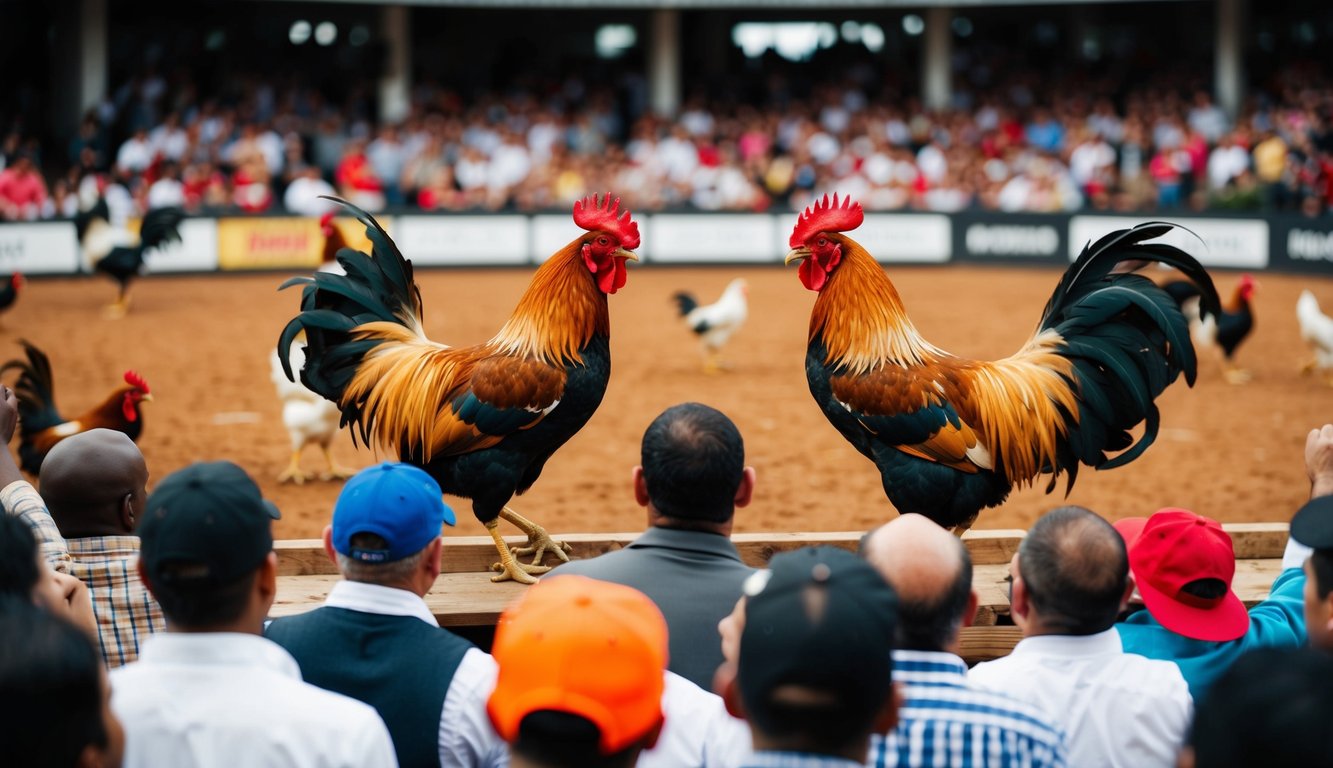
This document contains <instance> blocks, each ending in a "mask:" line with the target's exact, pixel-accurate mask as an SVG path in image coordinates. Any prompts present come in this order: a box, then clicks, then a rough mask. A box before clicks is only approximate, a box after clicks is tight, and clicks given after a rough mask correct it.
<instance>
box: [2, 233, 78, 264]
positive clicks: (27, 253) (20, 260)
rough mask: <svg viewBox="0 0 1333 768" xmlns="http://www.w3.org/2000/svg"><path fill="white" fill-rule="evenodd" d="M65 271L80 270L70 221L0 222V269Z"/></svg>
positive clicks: (76, 246)
mask: <svg viewBox="0 0 1333 768" xmlns="http://www.w3.org/2000/svg"><path fill="white" fill-rule="evenodd" d="M15 271H17V272H23V273H26V274H32V275H68V274H73V273H75V272H78V271H79V241H78V238H77V237H76V235H75V232H74V224H73V222H68V221H51V222H43V223H35V224H0V272H3V273H5V274H9V273H13V272H15Z"/></svg>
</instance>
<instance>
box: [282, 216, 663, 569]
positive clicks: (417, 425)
mask: <svg viewBox="0 0 1333 768" xmlns="http://www.w3.org/2000/svg"><path fill="white" fill-rule="evenodd" d="M339 202H342V204H343V205H344V206H345V207H346V208H347V209H348V210H350V211H351V212H352V213H354V214H355V215H356V217H357V219H359V220H360V221H361V223H363V224H364V225H365V226H366V235H367V236H368V237H369V238H370V241H371V244H372V248H371V254H370V255H366V254H364V253H361V252H359V251H354V250H351V249H344V250H343V251H342V252H341V254H340V255H339V257H338V259H339V262H340V263H341V264H342V265H343V267H344V268H345V269H346V271H347V274H346V275H345V276H344V275H334V274H329V273H323V272H319V273H316V274H315V275H313V276H311V277H297V278H293V279H291V280H289V281H287V282H286V283H285V284H284V286H283V287H288V286H292V285H303V286H304V289H303V292H302V295H301V312H300V314H298V315H297V316H296V317H295V318H293V319H292V320H291V321H290V322H289V323H288V324H287V327H286V328H284V329H283V331H282V334H281V335H280V337H279V339H278V354H279V355H280V356H282V357H283V358H284V360H285V359H286V355H287V350H288V348H289V347H290V346H291V345H292V343H293V342H294V340H295V339H296V338H297V337H298V336H299V335H300V333H301V332H302V331H304V332H305V334H306V349H305V355H306V363H305V367H304V368H302V369H301V372H300V373H301V381H302V382H303V383H304V384H305V385H306V386H307V387H309V388H310V389H312V390H313V391H315V392H318V393H319V394H320V395H322V396H323V397H325V398H327V399H328V400H331V401H333V402H336V403H338V404H339V405H340V406H341V408H342V417H343V420H344V421H345V422H347V423H349V424H354V425H355V426H356V428H355V429H354V430H353V432H352V435H353V439H354V440H355V439H357V438H358V437H359V438H360V440H361V442H363V443H367V444H374V445H376V446H378V447H380V448H382V449H384V450H387V451H393V452H395V453H397V455H398V457H399V458H400V460H402V461H405V462H409V463H412V464H416V465H418V466H420V467H422V468H424V469H425V470H426V471H427V472H428V473H430V475H431V476H432V477H434V478H435V479H436V481H438V482H439V484H440V487H441V488H442V489H443V490H444V491H445V492H446V493H452V494H456V495H459V496H464V497H467V498H471V499H472V511H473V513H474V514H475V515H476V516H477V519H478V520H480V521H481V522H482V523H483V524H485V526H486V529H487V531H488V532H489V533H490V535H491V538H492V539H493V540H494V542H495V547H496V550H497V551H498V552H499V555H500V563H498V564H497V565H496V566H495V570H497V571H499V574H498V575H497V576H494V577H492V578H493V580H495V581H503V580H507V579H513V580H515V581H519V582H523V583H528V584H531V583H533V582H535V581H536V580H535V579H534V578H533V574H539V573H544V572H546V571H548V570H550V569H549V568H547V567H545V566H542V565H540V562H541V559H542V555H543V554H544V553H545V552H547V551H550V552H552V553H553V554H554V555H555V556H556V557H558V558H560V559H561V560H568V559H569V556H568V555H567V554H565V552H566V550H567V549H568V545H565V544H562V543H561V542H557V541H554V540H553V539H551V537H550V536H549V535H548V534H547V533H546V531H545V530H544V529H543V528H542V527H541V526H539V525H537V524H536V523H533V522H532V521H530V520H528V519H527V518H524V517H522V516H521V515H519V514H518V513H516V512H514V511H513V510H512V509H510V508H509V506H508V504H509V501H510V499H511V498H512V497H513V496H514V495H515V494H521V493H523V492H524V491H526V490H527V489H528V488H530V487H531V486H532V484H533V483H534V482H536V480H537V478H538V476H539V475H541V471H542V467H543V466H544V465H545V464H546V461H547V459H549V458H550V457H551V456H552V454H554V453H555V452H556V450H558V449H559V448H560V446H562V445H564V444H565V442H566V441H568V440H569V438H571V437H573V436H574V434H575V433H577V432H578V431H579V430H580V429H581V428H582V427H583V425H584V424H586V423H587V422H588V419H589V418H591V417H592V415H593V412H594V411H596V410H597V406H598V405H599V404H600V403H601V401H602V396H603V395H604V394H605V393H606V385H607V381H608V380H609V378H610V375H611V349H610V338H611V318H610V313H609V312H608V309H607V296H608V295H609V294H612V293H615V292H616V291H618V290H619V289H620V288H622V287H624V285H625V280H626V270H625V262H626V261H637V260H638V257H637V256H635V255H634V253H633V251H634V249H636V248H638V247H639V227H638V224H636V223H635V222H634V221H633V219H632V218H631V217H630V213H629V211H625V212H624V213H623V215H621V213H620V200H619V199H618V198H617V199H616V200H615V201H614V202H612V200H611V198H610V196H609V195H608V196H607V197H606V198H605V199H602V200H599V199H598V198H597V197H596V196H593V197H589V198H586V199H584V200H580V201H579V202H577V203H575V204H574V223H575V224H577V225H578V226H579V228H581V229H583V230H585V232H584V234H581V235H580V236H579V237H577V238H575V239H574V240H573V241H572V242H570V243H569V244H568V245H566V246H565V247H563V248H561V249H560V250H559V251H557V252H556V253H555V254H553V255H552V256H551V258H550V259H548V260H547V261H546V262H545V263H544V264H542V266H541V267H540V268H538V269H537V272H536V274H534V275H533V277H532V282H531V283H530V284H529V285H528V288H527V290H526V291H525V292H524V294H523V296H522V297H521V298H520V299H519V302H518V306H517V307H516V308H515V309H514V312H513V314H512V315H510V317H509V320H508V321H507V322H506V323H505V324H504V326H503V327H502V328H501V329H500V331H499V332H498V333H497V334H496V335H495V336H494V337H493V338H491V340H490V341H487V342H485V343H483V344H478V345H475V346H470V347H450V346H448V345H446V344H440V343H438V342H435V341H431V340H430V339H428V338H426V335H425V333H424V331H423V323H422V311H423V308H422V301H421V291H420V289H419V288H418V287H417V284H416V282H415V281H414V280H413V277H412V262H411V261H408V260H407V259H405V258H403V255H402V254H401V253H400V252H399V251H398V247H397V246H396V245H395V244H394V242H393V240H392V238H390V237H389V235H388V233H386V232H385V231H384V230H383V228H381V227H380V225H379V224H378V223H377V222H376V221H375V219H374V218H372V217H371V216H370V215H369V214H367V213H366V212H364V211H362V210H360V209H358V208H356V207H355V206H353V205H351V204H350V203H346V202H344V201H339ZM453 298H454V306H456V307H459V308H465V307H466V306H467V297H466V296H465V295H455V296H454V297H453ZM285 373H286V374H287V376H288V377H289V378H291V377H292V371H291V370H290V369H288V370H286V371H285ZM500 518H503V519H505V520H508V521H509V522H511V523H513V524H514V525H516V526H518V527H519V529H521V530H522V531H523V532H524V533H525V534H527V537H528V546H527V547H523V548H515V549H514V550H513V551H512V552H511V551H510V549H509V547H508V546H507V545H506V544H505V541H504V539H503V538H502V537H501V536H500V532H499V521H500ZM529 554H531V555H533V556H534V557H533V561H532V564H531V565H529V564H527V563H520V562H518V561H517V560H515V555H520V556H525V555H529Z"/></svg>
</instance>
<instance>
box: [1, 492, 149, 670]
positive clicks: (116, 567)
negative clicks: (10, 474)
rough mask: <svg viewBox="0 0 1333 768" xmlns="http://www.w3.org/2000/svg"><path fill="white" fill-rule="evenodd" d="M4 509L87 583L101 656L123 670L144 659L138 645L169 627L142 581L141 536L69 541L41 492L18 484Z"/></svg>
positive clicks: (64, 569)
mask: <svg viewBox="0 0 1333 768" xmlns="http://www.w3.org/2000/svg"><path fill="white" fill-rule="evenodd" d="M0 506H3V507H4V509H5V512H7V513H8V514H11V515H14V516H16V517H18V518H20V519H21V520H23V521H24V522H26V523H27V524H28V525H29V526H31V527H32V532H33V535H34V536H35V537H36V538H37V541H38V542H39V543H40V545H41V547H42V556H43V557H45V558H46V562H48V563H50V565H51V567H52V568H55V569H56V570H57V571H60V572H61V573H67V574H69V575H70V576H73V577H75V578H77V579H78V580H80V581H82V582H83V583H84V584H87V585H88V596H89V597H91V598H92V602H93V616H94V617H96V619H97V634H98V637H99V639H100V641H101V645H102V658H103V659H105V660H106V663H107V666H108V667H119V666H120V665H122V664H127V663H129V662H131V661H134V660H135V659H137V658H138V657H139V645H140V643H142V642H143V641H144V640H146V639H147V638H148V636H149V635H151V634H152V633H154V632H160V631H162V630H163V629H164V628H165V624H164V622H163V619H162V609H161V608H159V607H158V605H157V601H156V600H154V599H153V596H152V595H151V594H149V593H148V590H147V589H146V588H145V587H144V585H143V582H142V581H140V580H139V573H138V571H137V570H136V566H137V564H138V561H139V537H137V536H89V537H87V538H81V539H66V538H65V537H64V536H62V535H60V529H59V528H57V527H56V521H55V520H53V519H51V513H50V512H47V510H46V502H44V501H42V497H41V496H39V495H38V494H37V490H36V489H35V488H33V487H32V486H31V485H29V484H28V483H27V482H25V481H23V480H17V481H15V482H12V483H10V484H9V485H7V486H5V488H4V490H0Z"/></svg>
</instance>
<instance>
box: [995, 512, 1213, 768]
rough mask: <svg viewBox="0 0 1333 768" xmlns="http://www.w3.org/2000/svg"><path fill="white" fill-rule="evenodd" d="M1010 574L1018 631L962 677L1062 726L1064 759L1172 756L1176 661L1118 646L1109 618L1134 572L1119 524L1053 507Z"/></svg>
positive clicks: (1181, 697)
mask: <svg viewBox="0 0 1333 768" xmlns="http://www.w3.org/2000/svg"><path fill="white" fill-rule="evenodd" d="M1010 576H1011V577H1012V582H1011V585H1010V586H1011V588H1012V597H1011V599H1010V610H1011V613H1012V615H1013V617H1014V623H1015V624H1017V625H1018V626H1019V627H1020V628H1021V629H1022V630H1023V640H1022V641H1020V642H1019V643H1018V645H1017V646H1015V647H1014V650H1013V651H1012V652H1011V653H1010V654H1009V655H1008V656H1006V657H1004V658H1002V659H997V660H995V661H989V662H985V663H982V664H978V665H977V666H976V667H974V668H973V669H972V671H971V672H970V673H969V675H968V678H969V680H970V681H971V682H973V683H975V684H976V685H978V686H980V687H982V688H986V689H988V690H992V691H999V692H1002V693H1006V694H1009V695H1011V696H1014V697H1016V698H1019V699H1022V700H1024V701H1027V702H1029V703H1032V704H1035V705H1037V706H1038V707H1039V708H1041V709H1042V710H1043V711H1045V713H1046V715H1047V716H1048V717H1049V718H1050V719H1051V720H1052V721H1053V722H1054V723H1055V724H1056V726H1057V727H1058V728H1061V729H1062V730H1063V731H1064V733H1065V739H1066V745H1067V747H1068V749H1069V764H1070V765H1080V766H1081V765H1109V766H1126V767H1128V766H1134V767H1135V768H1147V766H1169V765H1173V764H1174V761H1175V759H1176V754H1177V753H1178V752H1179V751H1180V747H1181V745H1182V744H1183V743H1184V740H1185V731H1186V728H1188V727H1189V722H1190V714H1191V709H1192V701H1191V699H1190V694H1189V686H1188V685H1187V684H1186V683H1185V679H1184V678H1183V677H1182V676H1181V674H1180V670H1179V669H1178V668H1177V667H1176V665H1174V664H1171V663H1168V662H1165V661H1158V660H1152V659H1145V658H1144V657H1142V656H1139V655H1136V654H1132V653H1125V652H1124V650H1123V649H1122V648H1121V644H1120V637H1119V636H1118V635H1117V634H1116V633H1115V629H1114V623H1115V619H1116V616H1117V615H1118V614H1119V613H1120V611H1122V610H1123V609H1124V607H1125V604H1126V602H1127V601H1128V599H1129V594H1130V592H1131V590H1132V589H1133V582H1132V581H1131V580H1130V575H1129V560H1128V557H1127V556H1126V554H1125V542H1124V540H1123V539H1121V538H1120V534H1118V533H1116V530H1115V529H1114V528H1112V527H1111V524H1110V523H1108V522H1106V521H1105V520H1103V519H1101V518H1100V517H1098V516H1097V515H1095V514H1093V513H1092V512H1090V511H1088V510H1086V509H1083V508H1082V507H1061V508H1059V509H1056V510H1054V511H1052V512H1049V513H1047V514H1046V515H1045V516H1043V517H1042V518H1041V519H1039V520H1038V521H1037V522H1036V524H1035V525H1033V526H1032V528H1031V529H1030V530H1029V531H1028V534H1027V536H1025V537H1024V538H1023V543H1022V544H1020V545H1019V548H1018V553H1017V554H1016V555H1014V558H1013V560H1012V561H1011V562H1010Z"/></svg>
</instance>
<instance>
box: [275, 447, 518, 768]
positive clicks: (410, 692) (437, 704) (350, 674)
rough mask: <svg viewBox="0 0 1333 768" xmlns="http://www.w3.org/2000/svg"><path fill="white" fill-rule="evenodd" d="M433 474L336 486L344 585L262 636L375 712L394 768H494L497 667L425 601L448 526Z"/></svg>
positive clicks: (366, 475)
mask: <svg viewBox="0 0 1333 768" xmlns="http://www.w3.org/2000/svg"><path fill="white" fill-rule="evenodd" d="M440 497H441V493H440V486H439V485H438V484H437V483H436V482H435V481H434V480H433V479H431V477H430V475H428V474H426V473H425V472H424V471H422V470H421V469H419V468H417V467H413V466H411V465H408V464H392V463H384V464H379V465H376V466H373V467H370V468H368V469H364V470H361V471H360V472H359V473H357V474H356V476H354V477H353V478H352V479H350V480H348V481H347V484H346V485H344V486H343V489H342V492H341V493H340V494H339V495H338V501H337V503H336V504H335V505H334V508H333V524H332V525H330V526H328V527H326V528H325V529H324V550H325V552H327V553H328V555H329V559H330V560H332V561H333V562H334V564H335V565H337V567H338V572H339V573H341V574H342V577H343V580H342V581H339V582H338V583H337V584H335V585H334V586H333V589H332V590H330V592H329V595H328V598H327V599H326V600H325V603H324V607H322V608H318V609H316V610H313V611H310V612H308V613H304V614H301V615H300V616H292V617H290V618H285V619H277V620H275V621H274V622H272V623H271V624H269V626H268V629H267V630H266V631H265V636H266V637H268V639H270V640H272V641H274V642H276V643H277V644H278V645H280V646H282V647H283V648H285V649H286V650H287V651H288V652H289V653H291V654H292V656H293V657H294V658H295V659H296V662H297V664H299V665H300V666H301V675H302V678H303V679H304V680H305V681H306V682H308V683H310V684H312V685H317V686H319V687H320V688H324V689H326V690H330V691H334V692H337V693H341V694H344V695H346V696H351V697H352V698H354V699H359V700H361V701H364V702H366V703H367V704H370V705H371V706H373V707H375V710H376V711H377V712H379V714H380V717H382V718H383V719H384V722H385V724H386V725H387V726H388V727H389V734H390V735H391V736H392V737H393V745H394V749H395V750H396V751H397V753H398V763H399V764H400V765H422V766H424V765H439V766H493V765H502V764H503V762H504V745H503V743H502V742H500V741H499V740H498V739H497V738H496V736H495V732H494V731H492V730H491V726H490V723H489V721H488V720H487V718H486V697H487V695H488V694H489V693H490V691H491V689H492V688H493V687H494V685H495V662H494V661H493V660H492V659H491V657H490V656H488V655H486V654H485V653H482V652H481V651H479V650H477V648H476V647H474V646H473V645H472V643H469V642H468V641H466V640H464V639H462V638H460V637H458V636H457V635H454V634H453V633H451V632H449V631H447V630H444V629H441V628H440V626H439V625H438V624H437V623H436V621H435V617H434V616H433V615H432V614H431V612H430V609H429V608H427V607H426V602H425V600H423V598H424V597H425V595H426V593H427V592H428V591H430V588H431V587H432V586H433V585H434V584H435V579H436V577H438V576H439V575H440V552H441V548H442V544H443V539H442V538H441V537H440V528H441V527H442V526H443V524H444V523H448V524H449V525H453V524H454V513H453V511H452V510H451V509H449V507H447V506H445V504H444V502H443V501H442V500H441V498H440Z"/></svg>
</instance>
